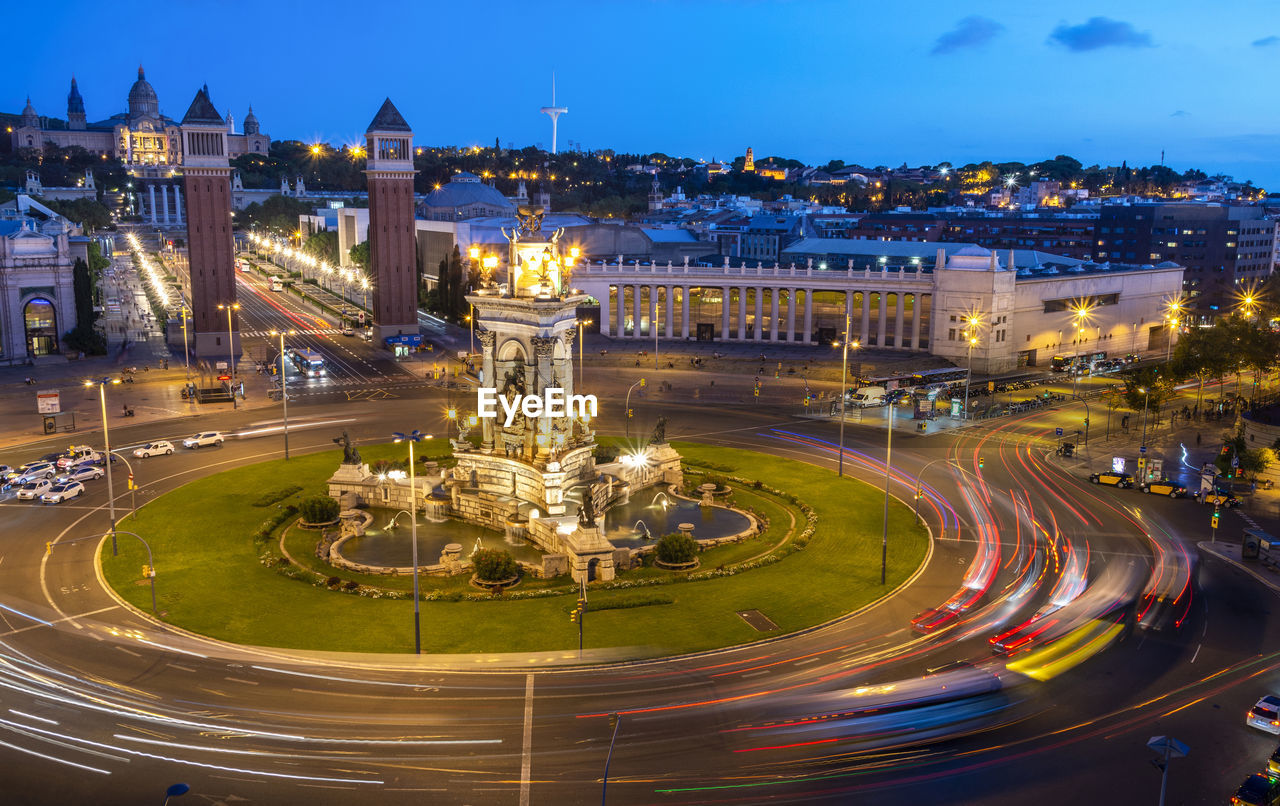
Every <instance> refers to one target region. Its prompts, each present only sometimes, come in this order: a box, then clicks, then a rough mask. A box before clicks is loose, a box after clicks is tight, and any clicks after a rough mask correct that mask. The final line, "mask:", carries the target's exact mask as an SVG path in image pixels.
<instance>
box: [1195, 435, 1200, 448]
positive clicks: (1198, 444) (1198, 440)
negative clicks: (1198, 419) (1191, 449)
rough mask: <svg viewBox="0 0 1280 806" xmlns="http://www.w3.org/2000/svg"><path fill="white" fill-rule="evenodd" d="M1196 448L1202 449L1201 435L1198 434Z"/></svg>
mask: <svg viewBox="0 0 1280 806" xmlns="http://www.w3.org/2000/svg"><path fill="white" fill-rule="evenodd" d="M1196 447H1197V448H1199V447H1200V435H1199V434H1196Z"/></svg>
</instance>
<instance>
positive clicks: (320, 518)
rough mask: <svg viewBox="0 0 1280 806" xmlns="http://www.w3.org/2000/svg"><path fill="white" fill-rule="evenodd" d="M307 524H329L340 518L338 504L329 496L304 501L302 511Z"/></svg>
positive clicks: (318, 496)
mask: <svg viewBox="0 0 1280 806" xmlns="http://www.w3.org/2000/svg"><path fill="white" fill-rule="evenodd" d="M299 511H301V512H302V519H303V520H304V521H306V522H307V523H328V522H329V521H331V520H333V519H334V518H336V517H338V502H337V501H335V500H333V499H332V498H330V497H329V496H327V495H313V496H312V497H310V498H306V499H303V501H302V506H301V507H300V510H299Z"/></svg>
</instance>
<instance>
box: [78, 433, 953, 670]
mask: <svg viewBox="0 0 1280 806" xmlns="http://www.w3.org/2000/svg"><path fill="white" fill-rule="evenodd" d="M675 447H676V448H677V449H678V450H679V452H680V454H681V455H682V456H684V457H685V461H686V463H687V464H686V467H685V470H686V472H689V474H690V476H689V481H688V485H687V486H688V487H690V488H693V489H691V490H689V491H690V492H694V491H696V487H697V485H698V484H701V483H707V482H704V481H701V479H700V478H699V476H700V475H705V474H707V473H711V472H714V473H715V474H716V475H718V476H719V477H720V478H723V479H724V480H725V481H724V483H725V484H727V486H728V487H729V488H731V490H732V493H731V494H732V497H733V499H734V502H735V505H736V506H737V507H739V508H742V509H747V510H750V511H752V512H754V513H755V514H756V517H757V518H758V520H759V522H760V523H761V524H767V526H766V527H765V528H764V529H763V530H762V531H761V532H760V533H759V534H757V535H756V536H754V537H752V538H750V539H748V540H745V541H742V542H739V543H733V544H729V545H722V546H717V547H715V548H710V549H704V550H703V551H701V552H700V553H699V554H698V561H699V562H700V566H701V567H700V568H699V569H698V570H695V571H692V572H690V571H683V572H681V571H667V570H663V569H661V568H658V567H655V566H654V564H653V563H652V562H651V561H645V562H644V563H643V564H642V565H639V566H638V567H635V568H632V569H631V570H627V571H625V572H623V573H621V574H620V575H619V576H618V578H617V579H614V580H611V581H600V582H595V583H592V584H590V585H589V586H588V588H587V591H588V594H587V595H588V621H587V625H588V626H587V630H586V634H585V644H586V646H587V647H589V648H591V647H598V648H603V647H614V648H619V647H622V648H626V649H625V652H624V654H625V655H626V656H630V657H652V656H658V655H663V654H677V653H684V652H691V651H697V650H706V649H712V648H716V647H723V646H731V645H736V644H741V643H746V642H750V641H752V640H756V639H757V638H759V637H760V633H759V632H758V631H757V629H756V628H754V627H752V626H751V625H750V624H748V623H747V622H745V621H744V620H743V619H742V618H741V617H740V616H739V615H738V613H740V612H747V611H758V612H760V613H762V614H763V615H764V616H765V617H767V618H768V619H769V620H770V621H771V622H772V623H774V624H777V625H778V631H777V632H778V633H786V632H793V631H796V630H800V629H804V628H806V627H811V626H813V625H816V624H820V623H823V622H826V621H829V620H831V619H835V618H838V617H839V616H841V615H844V614H846V613H848V612H851V611H854V610H857V609H860V608H862V607H864V606H866V605H867V604H869V603H871V602H873V601H874V600H876V599H877V598H879V597H881V596H883V595H885V594H887V593H889V592H890V591H892V590H893V589H894V588H895V587H896V586H897V585H898V584H900V583H901V582H903V581H904V580H906V579H907V578H909V577H910V576H911V575H912V574H913V573H914V572H915V570H916V569H917V568H918V566H919V565H920V563H921V562H922V561H923V559H924V557H925V556H926V550H927V541H928V537H927V533H926V532H925V530H924V529H923V528H921V527H918V526H917V525H916V524H915V523H914V519H913V516H912V513H911V511H910V509H909V508H907V507H905V506H902V505H900V504H897V503H894V504H893V505H892V506H891V509H890V523H889V534H890V535H892V536H893V537H892V539H891V541H890V544H889V553H888V565H887V583H886V584H885V585H883V586H882V585H881V584H880V578H879V577H880V573H879V572H880V568H879V564H880V535H881V522H880V517H879V512H880V508H881V506H882V501H883V498H882V496H883V493H882V491H880V490H878V489H875V488H873V487H871V486H869V485H865V484H863V483H861V482H858V481H855V480H852V479H847V478H845V479H839V478H837V477H836V476H835V475H833V474H832V473H831V472H830V471H827V470H824V469H821V468H817V467H814V466H812V465H808V464H804V463H802V462H797V461H794V460H790V459H783V458H779V457H775V456H770V455H766V454H760V453H755V452H751V451H745V450H741V449H734V448H722V447H713V446H708V445H701V444H695V443H676V444H675ZM419 450H420V451H421V454H422V455H427V456H432V457H433V458H438V456H437V455H438V454H446V455H447V446H446V445H445V443H444V441H443V440H433V441H428V442H425V443H423V444H422V446H421V448H420V449H419ZM361 451H362V453H363V454H364V457H365V459H366V460H368V461H370V462H374V463H376V462H378V461H379V460H386V461H395V460H397V459H400V458H401V454H402V448H401V446H396V445H380V446H368V447H362V448H361ZM341 456H342V454H341V453H339V452H334V451H326V452H324V453H318V454H312V455H306V456H295V457H294V458H293V459H290V460H289V461H288V462H285V461H283V460H275V461H270V462H263V463H260V464H256V465H251V466H249V467H245V468H241V469H238V470H234V471H227V472H224V473H219V474H216V475H213V476H209V477H206V478H204V479H200V480H198V481H195V482H192V483H190V484H188V485H186V486H184V487H182V488H180V489H179V490H176V491H174V492H171V493H169V494H166V495H164V496H162V497H160V498H158V499H156V500H155V501H153V502H152V503H150V504H148V505H146V506H144V507H143V508H142V509H140V510H139V511H138V515H137V522H136V525H135V529H136V530H137V531H138V533H139V534H142V535H144V536H145V537H146V538H147V540H148V541H149V542H150V543H151V546H152V548H153V550H154V552H155V567H156V574H157V576H156V587H157V591H158V595H159V597H160V602H161V610H162V611H166V612H167V615H166V617H165V619H164V620H165V621H166V622H169V623H172V624H174V625H176V626H179V627H182V628H184V629H187V630H191V631H193V632H196V633H200V634H204V635H208V636H210V637H212V638H216V639H219V640H224V641H229V642H233V643H242V644H251V645H262V646H275V647H283V648H293V649H307V650H324V651H351V652H411V651H412V649H413V643H414V642H413V620H412V606H411V602H410V601H409V598H410V590H411V588H412V582H413V580H412V578H411V576H395V577H388V576H382V575H361V574H354V573H350V572H348V571H344V570H341V569H332V567H330V566H327V565H325V564H324V563H323V562H322V561H321V559H320V558H319V557H316V555H315V543H316V540H317V534H316V533H315V532H307V531H303V530H301V529H294V528H290V529H289V530H288V532H287V534H286V535H285V537H284V539H283V540H281V534H282V531H283V530H284V529H285V527H286V526H288V525H289V524H292V523H294V522H295V521H296V520H297V519H298V517H299V509H300V507H301V506H302V502H303V500H305V499H306V498H309V497H310V496H311V495H313V494H315V493H316V492H318V491H322V490H324V488H325V483H326V481H327V480H328V479H329V477H330V476H331V475H332V472H333V468H334V466H335V465H336V464H337V463H338V462H339V461H340V459H341ZM282 478H287V479H288V480H289V483H290V487H300V488H301V489H300V490H297V491H293V492H290V488H284V489H282V490H280V491H279V492H281V493H285V492H287V493H289V494H288V495H284V496H283V497H280V498H278V499H277V500H273V499H276V496H274V495H270V494H264V492H263V491H264V490H271V489H272V488H274V487H279V486H280V479H282ZM714 483H716V485H717V490H719V489H720V487H721V482H720V480H719V479H716V481H715V482H714ZM834 492H838V493H839V494H833V493H834ZM259 502H265V505H264V506H254V504H255V503H259ZM193 512H194V513H200V515H199V517H192V514H191V513H193ZM867 513H873V515H868V514H867ZM420 528H421V527H420ZM403 531H406V532H407V531H408V530H407V528H405V529H404V530H403ZM282 548H283V551H282V550H281V549H282ZM139 552H140V549H137V550H135V549H134V548H133V547H131V546H126V545H123V544H122V545H121V548H120V554H119V556H117V557H112V556H111V555H110V551H109V550H107V551H105V552H104V553H103V554H102V555H101V556H100V558H99V562H100V563H101V565H102V570H103V575H104V577H105V579H106V580H107V582H108V584H110V585H111V587H112V588H113V589H114V590H115V591H116V593H117V594H118V595H119V596H120V597H121V598H122V599H124V600H125V601H127V602H129V603H130V604H132V605H134V606H135V607H137V608H138V609H139V610H140V611H148V610H150V601H149V596H148V594H147V591H146V589H145V588H138V587H137V581H138V579H139V578H140V576H139V572H140V569H141V568H142V566H143V564H144V563H145V562H146V559H145V558H144V557H142V555H141V554H140V553H139ZM286 553H287V554H288V555H289V556H292V558H293V561H292V562H291V561H290V560H289V559H287V558H286ZM335 579H336V580H337V582H336V583H334V580H335ZM350 583H355V584H354V585H351V584H350ZM420 583H421V586H422V596H421V598H422V600H423V601H422V602H421V605H420V606H421V610H422V623H423V624H424V625H430V626H429V627H428V628H427V629H424V630H423V634H422V642H423V651H424V652H428V653H482V652H483V653H492V652H532V651H556V650H568V649H574V648H576V647H577V641H578V627H577V625H576V624H574V623H571V622H570V620H569V619H567V618H566V617H565V615H564V614H565V612H566V610H565V608H566V606H567V605H569V604H571V603H572V602H573V601H574V599H575V598H576V596H577V591H578V585H577V584H569V582H568V577H563V576H562V577H553V578H549V579H544V578H531V577H530V576H529V575H522V579H521V582H520V585H519V587H518V589H517V590H511V591H508V590H506V589H505V588H504V590H503V593H502V594H501V595H494V594H493V593H491V592H482V591H477V590H476V589H475V588H473V587H472V586H471V584H470V574H461V575H456V576H448V577H439V578H428V577H423V578H421V579H420ZM655 594H656V595H657V596H658V597H659V598H661V599H662V600H663V602H662V603H663V606H662V607H645V606H643V605H645V604H652V603H654V602H655V601H656V600H655V599H654V596H655ZM668 599H669V600H670V602H669V603H667V601H666V600H668ZM593 610H598V611H599V612H596V613H593V612H592V611H593ZM614 654H615V655H616V654H617V653H614Z"/></svg>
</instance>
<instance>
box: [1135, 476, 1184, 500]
mask: <svg viewBox="0 0 1280 806" xmlns="http://www.w3.org/2000/svg"><path fill="white" fill-rule="evenodd" d="M1139 489H1141V490H1142V491H1143V492H1144V493H1150V494H1154V495H1167V496H1169V497H1170V498H1183V497H1185V496H1186V494H1187V488H1186V487H1183V486H1182V485H1181V484H1178V483H1177V482H1175V481H1170V480H1169V479H1159V480H1156V481H1149V482H1147V483H1146V484H1144V485H1142V486H1141V487H1140V488H1139Z"/></svg>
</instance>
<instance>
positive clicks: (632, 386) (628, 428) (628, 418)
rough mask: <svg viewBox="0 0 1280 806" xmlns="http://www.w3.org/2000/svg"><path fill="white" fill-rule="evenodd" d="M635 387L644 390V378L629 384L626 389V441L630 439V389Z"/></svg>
mask: <svg viewBox="0 0 1280 806" xmlns="http://www.w3.org/2000/svg"><path fill="white" fill-rule="evenodd" d="M637 386H639V387H640V388H641V389H643V388H644V378H641V379H640V380H638V381H636V382H635V383H633V384H631V386H629V387H627V402H626V409H627V410H626V415H627V418H626V422H627V433H626V437H627V439H631V390H632V389H635V388H636V387H637Z"/></svg>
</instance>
